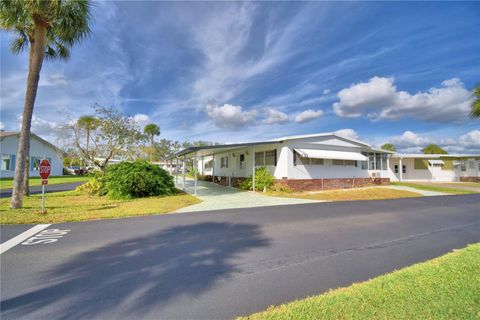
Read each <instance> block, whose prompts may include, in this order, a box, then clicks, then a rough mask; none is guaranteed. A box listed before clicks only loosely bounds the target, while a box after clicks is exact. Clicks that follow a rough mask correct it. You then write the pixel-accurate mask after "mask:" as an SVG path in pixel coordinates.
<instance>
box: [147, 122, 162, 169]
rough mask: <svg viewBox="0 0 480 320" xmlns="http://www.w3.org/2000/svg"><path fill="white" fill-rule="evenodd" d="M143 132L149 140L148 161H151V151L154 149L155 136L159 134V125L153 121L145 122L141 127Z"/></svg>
mask: <svg viewBox="0 0 480 320" xmlns="http://www.w3.org/2000/svg"><path fill="white" fill-rule="evenodd" d="M143 133H145V134H146V135H147V137H148V139H149V140H150V161H153V152H154V149H155V136H159V135H160V127H159V126H157V125H156V124H155V123H150V124H147V125H146V126H145V127H144V128H143Z"/></svg>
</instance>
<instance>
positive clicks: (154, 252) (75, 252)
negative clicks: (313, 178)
mask: <svg viewBox="0 0 480 320" xmlns="http://www.w3.org/2000/svg"><path fill="white" fill-rule="evenodd" d="M479 209H480V195H460V196H440V197H424V198H409V199H399V200H384V201H363V202H341V203H340V202H339V203H319V204H316V203H315V204H301V205H291V206H279V207H264V208H251V209H232V210H222V211H215V212H213V211H212V212H195V213H182V214H176V215H167V216H150V217H140V218H131V219H121V220H104V221H92V222H85V223H66V224H56V225H52V226H49V227H48V229H60V230H70V231H65V233H66V234H65V235H63V237H62V238H59V239H58V241H56V242H54V243H49V244H45V243H40V244H34V245H22V244H19V245H17V246H15V247H13V248H12V249H10V250H9V251H7V252H5V253H4V254H2V256H1V279H2V281H1V318H2V319H119V318H121V319H226V318H232V317H234V316H239V315H245V314H249V313H252V312H255V311H260V310H263V309H265V308H266V307H268V306H270V305H272V304H280V303H283V302H287V301H291V300H294V299H299V298H303V297H305V296H308V295H312V294H318V293H321V292H324V291H326V290H328V289H329V288H335V287H340V286H347V285H349V284H351V283H352V282H358V281H362V280H367V279H369V278H372V277H375V276H377V275H380V274H383V273H386V272H389V271H393V270H395V269H398V268H401V267H404V266H407V265H411V264H413V263H415V262H419V261H424V260H428V259H431V258H434V257H436V256H439V255H442V254H445V253H447V252H449V251H451V250H452V249H455V248H462V247H465V246H466V245H467V244H469V243H475V242H479V241H480V210H479ZM11 228H17V231H18V232H21V230H20V229H18V228H19V227H16V226H2V227H1V231H2V233H3V232H6V230H9V229H11ZM23 228H24V229H28V226H23ZM22 230H23V229H22ZM10 234H12V233H10ZM37 238H38V235H37ZM28 241H29V240H27V242H28ZM30 242H31V241H30Z"/></svg>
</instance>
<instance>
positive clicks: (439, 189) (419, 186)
mask: <svg viewBox="0 0 480 320" xmlns="http://www.w3.org/2000/svg"><path fill="white" fill-rule="evenodd" d="M391 184H392V185H394V186H406V187H411V188H415V189H418V190H428V191H436V192H444V193H451V194H474V193H477V192H475V191H470V190H462V189H456V188H449V187H442V186H432V185H423V184H417V183H408V182H392V183H391Z"/></svg>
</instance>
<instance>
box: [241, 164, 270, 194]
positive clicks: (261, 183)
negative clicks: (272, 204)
mask: <svg viewBox="0 0 480 320" xmlns="http://www.w3.org/2000/svg"><path fill="white" fill-rule="evenodd" d="M252 181H253V179H252V176H250V177H248V179H246V180H245V181H243V182H242V183H240V189H242V190H253V185H252ZM274 182H275V177H274V176H273V175H272V174H271V173H270V171H268V169H267V167H260V168H256V169H255V190H262V191H267V189H269V188H270V187H272V186H273V184H274Z"/></svg>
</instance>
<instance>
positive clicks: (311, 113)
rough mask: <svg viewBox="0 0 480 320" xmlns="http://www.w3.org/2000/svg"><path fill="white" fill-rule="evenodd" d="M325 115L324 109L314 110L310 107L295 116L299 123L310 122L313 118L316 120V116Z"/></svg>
mask: <svg viewBox="0 0 480 320" xmlns="http://www.w3.org/2000/svg"><path fill="white" fill-rule="evenodd" d="M322 115H323V111H322V110H312V109H308V110H305V111H303V112H301V113H299V114H297V115H296V116H295V119H294V120H295V122H297V123H304V122H308V121H311V120H314V119H316V118H319V117H321V116H322Z"/></svg>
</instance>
